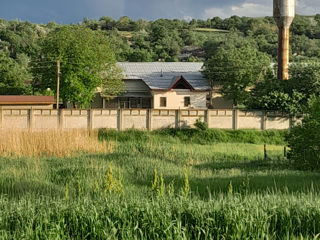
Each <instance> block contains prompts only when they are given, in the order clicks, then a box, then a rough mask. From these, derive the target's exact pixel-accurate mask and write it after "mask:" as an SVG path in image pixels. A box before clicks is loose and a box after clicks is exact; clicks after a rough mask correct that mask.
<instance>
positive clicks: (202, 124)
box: [194, 118, 208, 130]
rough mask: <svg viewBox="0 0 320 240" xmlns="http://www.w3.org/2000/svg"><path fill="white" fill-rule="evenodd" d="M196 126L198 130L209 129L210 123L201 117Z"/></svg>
mask: <svg viewBox="0 0 320 240" xmlns="http://www.w3.org/2000/svg"><path fill="white" fill-rule="evenodd" d="M194 126H195V127H196V128H197V129H198V130H208V123H206V122H203V121H201V118H199V119H197V120H196V123H195V124H194Z"/></svg>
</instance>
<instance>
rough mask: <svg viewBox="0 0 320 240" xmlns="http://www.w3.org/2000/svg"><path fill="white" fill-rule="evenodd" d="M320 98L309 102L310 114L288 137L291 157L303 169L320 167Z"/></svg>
mask: <svg viewBox="0 0 320 240" xmlns="http://www.w3.org/2000/svg"><path fill="white" fill-rule="evenodd" d="M319 136H320V98H313V99H312V100H310V102H309V109H308V114H307V115H306V116H305V117H304V119H303V121H302V124H301V125H298V126H296V127H294V128H293V129H292V131H291V133H290V134H289V135H288V137H287V141H288V144H289V147H290V149H291V150H290V152H289V155H288V157H289V159H290V160H291V161H292V162H293V164H294V165H295V166H296V167H298V168H301V169H320V138H319Z"/></svg>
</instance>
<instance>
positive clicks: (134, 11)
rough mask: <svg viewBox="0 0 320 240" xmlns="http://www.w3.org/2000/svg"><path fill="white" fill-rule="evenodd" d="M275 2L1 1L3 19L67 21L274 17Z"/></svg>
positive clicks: (316, 0)
mask: <svg viewBox="0 0 320 240" xmlns="http://www.w3.org/2000/svg"><path fill="white" fill-rule="evenodd" d="M272 4H273V0H0V18H4V19H6V20H14V19H19V20H24V21H30V22H33V23H48V22H51V21H54V22H57V23H64V24H68V23H78V22H80V21H82V20H83V18H85V17H87V18H89V19H99V18H100V17H102V16H110V17H113V18H114V19H118V18H119V17H121V16H128V17H130V18H132V19H135V20H136V19H139V18H143V19H147V20H154V19H158V18H170V19H173V18H179V19H186V20H191V19H192V18H196V19H207V18H212V17H215V16H218V17H221V18H227V17H230V16H232V15H238V16H248V17H260V16H272ZM296 12H297V14H301V15H313V14H316V13H320V0H296Z"/></svg>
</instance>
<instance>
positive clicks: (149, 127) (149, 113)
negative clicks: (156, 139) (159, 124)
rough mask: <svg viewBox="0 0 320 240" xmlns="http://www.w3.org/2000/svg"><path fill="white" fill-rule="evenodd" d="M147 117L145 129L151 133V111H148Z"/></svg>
mask: <svg viewBox="0 0 320 240" xmlns="http://www.w3.org/2000/svg"><path fill="white" fill-rule="evenodd" d="M147 112H148V116H147V119H148V122H147V124H148V125H147V128H148V131H152V109H151V108H150V109H148V111H147Z"/></svg>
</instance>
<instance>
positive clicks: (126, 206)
mask: <svg viewBox="0 0 320 240" xmlns="http://www.w3.org/2000/svg"><path fill="white" fill-rule="evenodd" d="M168 131H169V130H168ZM248 132H249V131H248ZM19 134H20V135H18V136H20V138H22V137H21V134H22V133H19ZM24 134H26V135H28V134H31V133H24ZM34 134H35V135H32V137H33V138H36V137H34V136H36V135H37V134H39V133H34ZM67 134H75V133H67ZM83 134H84V135H83V136H84V137H86V138H91V137H93V139H91V140H87V141H88V142H86V143H87V144H88V145H90V144H98V146H100V144H102V145H101V146H104V147H103V149H108V150H107V151H105V152H102V153H99V154H97V152H100V150H101V149H100V148H98V149H99V150H97V151H89V150H90V149H89V150H87V153H85V151H84V150H85V149H87V148H85V147H86V146H83V147H82V150H79V151H80V152H81V154H77V153H74V152H73V153H72V154H70V157H66V156H65V157H59V156H57V155H56V152H55V151H53V153H52V155H55V157H46V156H44V157H43V158H41V159H40V158H38V157H26V158H25V157H20V158H17V157H12V156H11V157H0V161H1V165H0V239H219V240H220V239H290V240H291V239H317V234H318V233H319V232H320V207H319V206H320V195H319V192H320V181H319V179H320V177H319V174H318V173H315V172H308V171H296V170H294V169H291V168H290V163H289V162H288V161H287V160H286V159H284V158H283V146H281V145H268V146H267V150H268V156H269V158H268V159H267V160H265V159H264V158H263V144H252V143H243V141H248V140H250V138H242V137H241V138H240V140H239V141H241V142H234V143H226V142H223V141H221V142H219V141H220V140H219V141H218V140H217V139H219V138H215V140H214V141H212V142H210V141H211V140H210V141H208V142H207V143H205V142H203V143H202V144H201V145H199V144H198V143H197V141H195V140H194V142H193V140H192V141H187V139H183V137H175V136H174V135H173V134H172V133H166V132H165V131H164V132H152V133H148V132H141V131H133V130H130V131H126V132H116V131H104V132H100V135H99V137H100V140H101V142H98V143H97V142H96V140H97V138H98V136H97V135H90V134H89V133H83ZM178 134H184V132H183V131H182V132H179V133H178ZM188 134H189V133H188ZM196 134H198V133H196ZM222 134H225V133H224V132H223V131H222ZM241 134H242V133H241ZM248 134H249V135H251V136H253V135H259V136H260V137H261V134H262V133H261V132H258V133H255V132H252V133H251V132H250V133H248ZM274 134H275V136H276V137H274V136H273V135H270V136H269V138H268V136H264V137H266V138H267V140H268V141H269V142H276V141H275V139H276V138H278V137H279V136H280V135H281V134H282V133H279V134H280V135H277V134H278V133H277V132H276V131H275V132H274ZM245 135H246V132H245ZM249 135H246V136H249ZM28 136H29V137H30V135H28ZM197 136H200V135H197ZM51 137H52V136H51ZM58 137H59V135H57V136H56V137H55V139H56V140H57V138H58ZM44 138H45V137H44V136H42V138H40V139H42V140H43V139H44ZM75 139H76V138H75V136H73V137H70V138H66V140H65V144H68V143H67V142H68V141H69V142H71V144H73V142H74V141H75ZM79 139H80V138H79ZM194 139H195V138H194ZM220 139H222V138H220ZM259 139H260V140H261V139H263V138H259ZM279 139H280V137H279ZM27 140H28V138H26V140H25V141H27ZM104 140H106V141H107V142H110V144H111V143H112V144H111V146H112V147H109V148H108V146H109V145H107V148H105V144H106V143H104V142H103V141H104ZM234 140H236V137H234ZM260 140H259V141H260ZM33 141H35V140H33ZM39 141H40V140H39ZM78 141H80V140H78ZM89 141H91V142H89ZM279 142H280V141H279ZM8 145H9V144H8ZM8 145H7V146H8ZM8 147H10V146H8ZM46 147H48V148H49V146H48V145H47V146H46ZM46 147H43V148H42V149H43V150H42V151H44V150H46ZM87 147H89V146H87ZM77 149H80V148H77ZM17 151H21V152H22V153H23V154H21V155H19V156H22V155H25V153H28V152H31V153H32V154H30V156H32V155H36V154H34V153H33V152H32V151H29V150H28V151H26V150H24V151H25V152H24V151H22V150H19V149H18V150H17ZM74 151H78V150H74ZM92 152H95V154H91V153H92ZM73 154H77V155H73ZM40 155H41V154H40ZM71 155H73V156H71Z"/></svg>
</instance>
